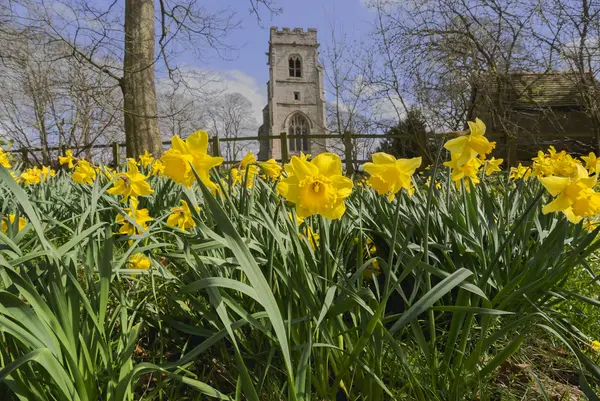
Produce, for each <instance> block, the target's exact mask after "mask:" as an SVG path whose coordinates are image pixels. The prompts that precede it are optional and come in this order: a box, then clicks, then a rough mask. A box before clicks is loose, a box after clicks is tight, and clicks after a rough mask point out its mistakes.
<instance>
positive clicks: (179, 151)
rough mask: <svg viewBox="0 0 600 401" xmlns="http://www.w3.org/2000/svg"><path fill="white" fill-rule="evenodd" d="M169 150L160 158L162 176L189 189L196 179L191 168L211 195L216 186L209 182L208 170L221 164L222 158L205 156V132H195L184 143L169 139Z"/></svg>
mask: <svg viewBox="0 0 600 401" xmlns="http://www.w3.org/2000/svg"><path fill="white" fill-rule="evenodd" d="M171 146H172V147H171V149H169V150H167V152H165V154H164V155H163V156H162V158H161V161H162V163H163V164H164V166H165V169H164V174H165V175H166V176H167V177H169V178H171V179H172V180H173V181H175V182H177V183H179V184H183V185H185V186H186V187H188V188H190V187H191V186H192V184H193V183H194V181H195V179H196V177H195V176H194V172H193V171H192V166H193V167H194V169H195V170H196V173H197V174H198V177H200V180H202V183H203V184H204V185H206V187H207V188H208V189H210V190H211V191H212V192H213V193H215V192H216V190H217V186H216V185H215V184H214V183H213V182H212V181H211V180H210V176H209V170H210V169H211V168H213V167H216V166H219V165H221V164H222V163H223V158H222V157H213V156H210V155H209V154H207V153H206V152H207V150H208V134H207V133H206V132H205V131H196V132H194V133H193V134H192V135H190V136H189V137H188V138H187V139H186V140H185V141H183V140H182V139H181V138H179V137H178V136H174V137H173V138H172V139H171Z"/></svg>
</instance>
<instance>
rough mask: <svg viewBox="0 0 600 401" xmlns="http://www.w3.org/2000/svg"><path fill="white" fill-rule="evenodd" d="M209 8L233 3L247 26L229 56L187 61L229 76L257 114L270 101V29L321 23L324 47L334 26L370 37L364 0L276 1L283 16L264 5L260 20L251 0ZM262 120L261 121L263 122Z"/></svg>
mask: <svg viewBox="0 0 600 401" xmlns="http://www.w3.org/2000/svg"><path fill="white" fill-rule="evenodd" d="M205 4H206V6H207V7H208V8H209V9H211V10H212V9H219V8H223V7H226V6H229V7H231V9H232V10H235V11H236V12H237V14H238V18H239V19H241V22H242V25H241V27H239V28H238V29H237V30H235V31H233V32H232V34H231V35H230V36H229V38H228V41H227V42H228V43H229V44H230V45H232V46H234V47H236V48H237V50H236V51H233V52H230V53H228V54H227V55H226V59H223V58H220V57H218V56H216V55H215V54H214V53H213V54H212V55H210V56H209V57H206V58H203V59H202V60H193V59H190V60H186V61H187V62H189V63H190V64H191V65H194V66H196V67H198V68H201V69H211V70H214V71H216V72H219V73H220V74H222V75H223V76H224V77H225V85H226V87H227V89H226V90H227V91H229V92H240V93H242V94H243V95H244V96H246V97H248V98H249V99H250V101H252V103H253V106H254V108H255V114H256V116H257V119H259V116H260V110H261V109H262V107H264V105H265V102H266V83H267V80H268V79H269V78H268V76H269V74H268V66H267V56H266V55H265V53H266V52H267V51H268V42H269V28H270V27H271V26H277V27H279V28H282V27H289V28H303V29H307V28H317V31H318V33H317V35H318V40H319V42H320V44H321V50H323V49H324V48H325V47H326V46H327V45H328V43H329V42H330V41H331V29H332V26H333V27H334V29H335V30H336V31H337V33H338V34H339V33H340V32H341V33H344V34H345V35H347V37H348V39H351V40H355V41H361V40H363V39H364V38H366V37H367V36H368V33H369V31H370V29H371V25H370V21H371V19H372V17H373V12H371V11H369V9H368V8H367V7H366V6H365V5H364V0H276V6H278V7H280V8H282V9H283V12H282V13H281V14H279V15H275V16H272V17H271V16H270V15H269V13H268V12H266V11H265V10H264V9H263V12H262V13H261V17H262V21H261V25H262V26H259V25H258V22H257V19H256V17H255V16H254V15H249V7H250V6H249V5H250V2H249V0H208V1H206V2H205ZM258 122H259V123H260V122H261V121H258Z"/></svg>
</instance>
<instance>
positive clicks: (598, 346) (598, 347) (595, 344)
mask: <svg viewBox="0 0 600 401" xmlns="http://www.w3.org/2000/svg"><path fill="white" fill-rule="evenodd" d="M591 347H592V349H593V350H594V351H596V352H600V341H596V340H594V341H592V344H591Z"/></svg>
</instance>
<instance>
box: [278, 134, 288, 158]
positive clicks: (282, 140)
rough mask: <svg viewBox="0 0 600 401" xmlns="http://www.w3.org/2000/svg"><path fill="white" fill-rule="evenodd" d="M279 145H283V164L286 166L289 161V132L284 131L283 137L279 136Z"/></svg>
mask: <svg viewBox="0 0 600 401" xmlns="http://www.w3.org/2000/svg"><path fill="white" fill-rule="evenodd" d="M279 143H280V145H281V164H285V163H287V162H288V159H289V156H288V138H287V132H285V131H283V132H282V133H281V135H279Z"/></svg>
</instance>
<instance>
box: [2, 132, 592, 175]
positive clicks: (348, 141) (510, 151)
mask: <svg viewBox="0 0 600 401" xmlns="http://www.w3.org/2000/svg"><path fill="white" fill-rule="evenodd" d="M461 132H462V131H454V132H446V133H441V134H436V135H434V136H431V135H430V136H429V138H427V136H426V135H425V134H424V133H423V134H419V135H417V136H416V137H413V138H411V137H409V136H407V135H401V134H381V135H380V134H358V135H350V134H331V135H310V136H309V138H310V139H339V140H342V143H343V147H344V158H343V160H342V161H343V162H344V163H346V160H348V161H349V163H346V168H347V170H348V172H349V173H353V172H354V164H356V163H364V162H365V161H366V160H360V159H354V158H353V157H352V154H353V142H352V141H353V140H355V139H382V140H383V139H407V141H412V142H413V143H414V144H416V145H417V146H416V150H417V153H419V154H420V155H421V156H423V157H424V161H425V162H426V163H427V162H430V160H429V157H428V156H429V154H428V152H427V148H428V140H431V138H432V137H433V138H434V139H437V138H444V137H450V136H453V135H457V134H460V133H461ZM527 136H528V137H531V138H538V139H539V138H542V139H546V140H553V139H555V140H556V139H563V140H564V139H567V138H571V139H575V140H576V138H577V139H595V138H594V136H593V133H589V132H570V133H568V134H565V133H543V132H542V133H528V134H527ZM487 137H488V138H489V139H491V140H497V141H499V142H500V143H502V144H503V145H504V146H505V147H506V149H505V153H504V154H503V155H500V157H504V158H505V160H506V162H507V164H508V165H509V166H514V165H516V164H517V162H518V160H517V146H518V143H517V142H518V140H519V139H522V138H515V137H514V136H510V135H507V134H504V133H497V132H492V133H488V134H487ZM298 138H305V136H303V135H288V134H287V132H282V133H281V134H280V135H264V136H246V137H234V138H220V137H218V136H213V137H211V138H209V145H210V150H211V153H212V155H213V156H220V155H221V142H246V141H270V140H279V141H280V144H281V158H279V159H277V161H278V162H281V163H287V162H288V161H289V158H290V157H289V155H290V152H289V142H288V141H289V140H291V139H298ZM161 143H162V145H170V144H171V141H163V142H161ZM125 146H126V144H125V142H113V143H110V144H98V145H87V146H79V147H74V148H73V149H76V150H79V151H84V150H91V149H112V157H113V163H112V164H113V166H118V165H120V163H121V160H120V158H121V154H120V153H121V152H120V149H121V148H122V147H125ZM596 147H598V145H597V146H594V148H596ZM66 150H67V147H66V146H51V147H47V148H39V147H38V148H21V149H13V150H9V151H8V152H11V153H20V154H21V157H22V160H23V162H24V163H25V164H31V163H29V157H28V155H29V153H33V152H46V153H47V152H51V151H60V153H61V154H63V155H64V154H65V153H66ZM598 150H599V149H596V151H598ZM237 163H239V160H226V161H225V164H228V165H231V164H237Z"/></svg>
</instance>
